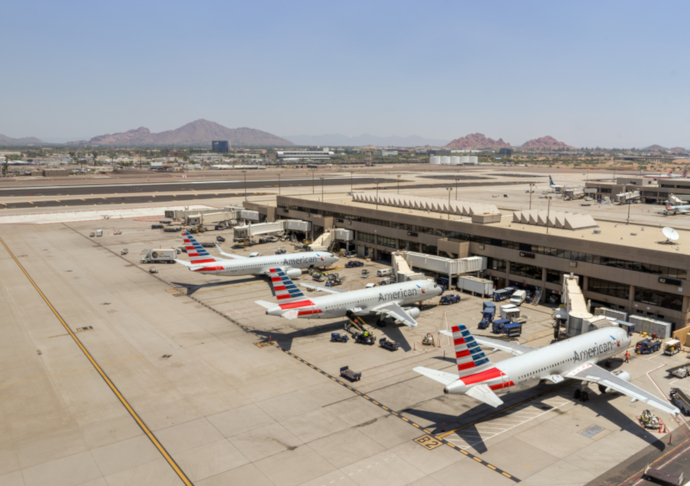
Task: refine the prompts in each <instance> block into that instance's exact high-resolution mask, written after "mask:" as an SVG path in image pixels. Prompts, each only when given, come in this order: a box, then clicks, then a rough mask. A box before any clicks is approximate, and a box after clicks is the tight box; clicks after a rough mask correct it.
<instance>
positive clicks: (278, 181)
mask: <svg viewBox="0 0 690 486" xmlns="http://www.w3.org/2000/svg"><path fill="white" fill-rule="evenodd" d="M278 195H279V196H280V174H278Z"/></svg>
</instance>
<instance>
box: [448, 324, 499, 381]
mask: <svg viewBox="0 0 690 486" xmlns="http://www.w3.org/2000/svg"><path fill="white" fill-rule="evenodd" d="M453 343H454V345H455V360H456V361H457V364H458V374H459V378H462V377H463V376H467V375H473V374H475V373H477V372H479V371H483V370H484V369H487V368H490V367H491V366H492V364H491V361H489V358H487V357H486V355H485V354H484V351H482V348H480V347H479V344H477V341H475V340H474V337H473V336H472V333H471V332H470V331H468V330H467V328H466V327H465V326H464V325H463V324H459V325H457V326H453Z"/></svg>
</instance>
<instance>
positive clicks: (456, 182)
mask: <svg viewBox="0 0 690 486" xmlns="http://www.w3.org/2000/svg"><path fill="white" fill-rule="evenodd" d="M459 180H460V179H458V178H457V177H456V178H455V200H456V201H457V200H458V181H459Z"/></svg>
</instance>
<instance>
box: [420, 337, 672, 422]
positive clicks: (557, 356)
mask: <svg viewBox="0 0 690 486" xmlns="http://www.w3.org/2000/svg"><path fill="white" fill-rule="evenodd" d="M441 332H442V333H443V334H447V335H449V336H452V338H453V340H454V343H455V356H456V361H457V365H458V372H459V374H457V375H456V374H454V373H446V372H445V371H439V370H434V369H430V368H424V367H417V368H414V371H416V372H417V373H419V374H422V375H424V376H426V377H428V378H431V379H432V380H436V381H438V382H439V383H441V384H443V385H444V386H445V388H444V389H443V392H444V393H450V394H458V395H469V396H471V397H472V398H475V399H477V400H479V401H481V402H484V403H486V404H489V405H491V406H492V407H498V406H500V405H502V404H503V400H501V399H500V398H499V397H498V395H496V392H499V393H511V392H514V391H520V390H524V389H527V388H531V387H533V386H536V385H537V384H539V383H541V382H551V383H561V382H563V381H564V380H567V379H573V380H580V381H581V382H582V383H581V385H580V386H581V390H584V389H585V388H586V387H587V385H588V384H589V383H596V384H598V385H599V391H600V392H602V393H607V392H611V391H616V392H618V393H622V394H624V395H628V396H629V397H632V399H633V402H635V401H637V400H640V401H642V402H645V403H647V404H648V405H651V406H652V407H655V408H658V409H659V410H662V411H664V412H668V413H671V414H677V413H679V410H678V409H677V408H676V407H674V406H673V405H671V404H669V403H668V402H667V401H666V400H664V399H663V398H659V397H657V396H655V395H652V394H651V393H649V392H646V391H645V390H643V389H642V388H639V387H637V386H635V385H633V384H632V383H630V382H631V380H632V378H631V376H630V374H629V373H628V372H627V371H622V370H617V371H614V372H610V371H606V370H605V369H604V368H601V367H599V366H597V364H596V363H597V362H599V361H602V360H605V359H607V358H611V357H612V356H615V355H617V354H619V353H622V352H623V351H625V350H626V349H627V348H628V346H629V345H630V337H629V336H628V334H627V333H626V332H625V330H623V329H621V328H618V327H607V328H604V329H598V330H596V331H592V332H588V333H586V334H583V335H581V336H576V337H573V338H569V339H566V340H564V341H560V342H557V343H554V344H551V345H549V346H544V347H542V348H531V347H529V346H523V345H521V344H514V343H510V342H505V341H498V340H496V339H489V338H484V337H476V338H475V337H473V336H472V333H470V331H468V330H467V328H466V327H465V326H464V325H462V324H460V325H458V326H454V327H453V332H452V333H451V332H450V331H441ZM480 345H482V346H488V347H491V348H494V349H495V350H496V349H498V350H501V351H507V352H509V353H512V354H513V355H514V357H513V358H510V359H506V360H504V361H501V362H500V363H496V364H492V363H491V362H490V361H489V358H487V357H486V355H485V354H484V351H482V349H481V348H480V347H479V346H480Z"/></svg>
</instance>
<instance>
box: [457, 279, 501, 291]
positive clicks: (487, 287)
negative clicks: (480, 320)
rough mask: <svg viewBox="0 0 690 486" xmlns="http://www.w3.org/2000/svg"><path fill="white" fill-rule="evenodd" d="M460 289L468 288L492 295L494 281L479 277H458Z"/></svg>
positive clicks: (467, 289) (458, 287)
mask: <svg viewBox="0 0 690 486" xmlns="http://www.w3.org/2000/svg"><path fill="white" fill-rule="evenodd" d="M456 288H457V289H458V290H466V291H468V292H474V293H475V294H480V295H492V294H493V291H494V283H493V282H492V281H491V280H487V279H485V278H478V277H458V283H457V285H456Z"/></svg>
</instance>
